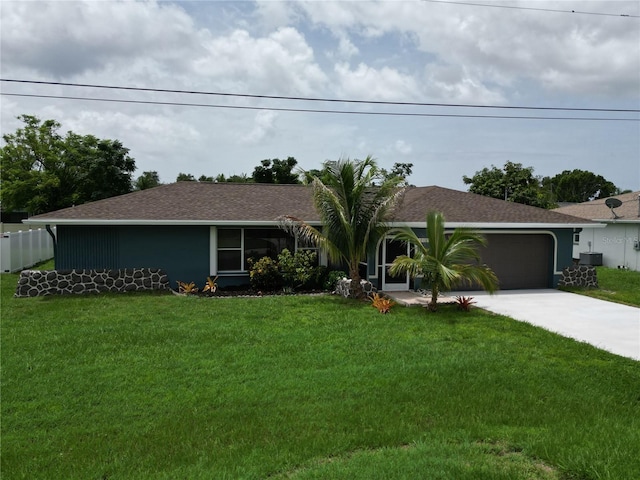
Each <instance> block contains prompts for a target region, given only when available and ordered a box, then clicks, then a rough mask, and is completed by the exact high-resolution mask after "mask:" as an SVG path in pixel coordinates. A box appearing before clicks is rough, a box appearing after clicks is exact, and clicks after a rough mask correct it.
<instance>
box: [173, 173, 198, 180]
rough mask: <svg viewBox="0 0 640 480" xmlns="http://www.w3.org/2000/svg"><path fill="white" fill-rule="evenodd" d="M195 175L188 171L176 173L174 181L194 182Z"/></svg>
mask: <svg viewBox="0 0 640 480" xmlns="http://www.w3.org/2000/svg"><path fill="white" fill-rule="evenodd" d="M196 181H197V180H196V177H194V176H193V175H192V174H190V173H182V172H180V173H178V176H177V177H176V182H196Z"/></svg>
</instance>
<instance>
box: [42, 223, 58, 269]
mask: <svg viewBox="0 0 640 480" xmlns="http://www.w3.org/2000/svg"><path fill="white" fill-rule="evenodd" d="M44 228H46V230H47V233H48V234H49V235H50V236H51V239H52V240H53V261H54V265H55V260H56V258H58V239H57V238H56V234H55V233H53V230H51V225H49V224H47V225H45V226H44ZM54 268H55V266H54Z"/></svg>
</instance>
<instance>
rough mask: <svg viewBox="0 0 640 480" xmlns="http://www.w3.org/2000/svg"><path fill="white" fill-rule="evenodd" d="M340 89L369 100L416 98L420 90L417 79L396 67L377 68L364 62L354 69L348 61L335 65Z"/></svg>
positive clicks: (349, 94) (350, 95)
mask: <svg viewBox="0 0 640 480" xmlns="http://www.w3.org/2000/svg"><path fill="white" fill-rule="evenodd" d="M334 70H335V73H336V75H337V82H338V87H337V88H338V89H339V91H340V94H341V95H342V96H345V97H349V98H355V99H367V100H382V101H402V100H407V99H415V98H416V94H417V93H418V92H419V88H418V84H417V82H416V79H415V78H414V77H412V76H410V75H405V74H403V73H401V72H399V71H397V70H396V69H393V68H388V67H383V68H381V69H375V68H372V67H370V66H368V65H365V64H364V63H361V64H359V65H358V67H357V68H356V69H355V70H352V69H351V68H350V67H349V65H348V64H346V63H338V64H336V65H335V67H334Z"/></svg>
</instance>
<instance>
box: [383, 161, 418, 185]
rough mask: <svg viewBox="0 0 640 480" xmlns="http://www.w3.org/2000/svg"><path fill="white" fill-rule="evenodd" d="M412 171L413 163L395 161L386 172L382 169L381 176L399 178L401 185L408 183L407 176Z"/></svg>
mask: <svg viewBox="0 0 640 480" xmlns="http://www.w3.org/2000/svg"><path fill="white" fill-rule="evenodd" d="M412 173H413V163H399V162H396V163H394V164H393V167H391V170H389V171H388V172H387V171H386V170H385V169H382V176H383V177H385V178H388V177H398V178H400V179H401V184H402V185H405V186H407V185H409V182H408V181H407V178H409V177H410V176H411V174H412Z"/></svg>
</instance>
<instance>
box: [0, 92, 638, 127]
mask: <svg viewBox="0 0 640 480" xmlns="http://www.w3.org/2000/svg"><path fill="white" fill-rule="evenodd" d="M0 95H4V96H8V97H27V98H56V99H61V100H84V101H94V102H110V103H130V104H142V105H169V106H179V107H206V108H227V109H236V110H271V111H276V112H302V113H330V114H343V115H370V116H395V117H449V118H491V119H511V120H582V121H611V122H639V121H640V118H607V117H542V116H511V115H471V114H468V115H463V114H445V113H408V112H366V111H365V112H363V111H354V110H322V109H311V108H282V107H252V106H243V105H219V104H209V103H185V102H160V101H151V100H121V99H113V98H98V97H72V96H66V95H35V94H26V93H5V92H2V93H0Z"/></svg>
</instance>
